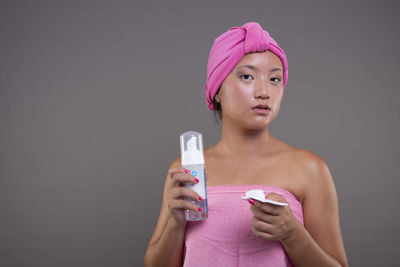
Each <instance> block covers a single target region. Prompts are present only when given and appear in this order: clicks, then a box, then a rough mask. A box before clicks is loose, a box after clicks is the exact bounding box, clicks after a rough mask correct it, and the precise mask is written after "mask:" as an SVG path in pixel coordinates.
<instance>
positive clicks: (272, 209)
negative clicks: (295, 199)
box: [250, 200, 285, 216]
mask: <svg viewBox="0 0 400 267" xmlns="http://www.w3.org/2000/svg"><path fill="white" fill-rule="evenodd" d="M254 202H255V203H254V205H251V207H250V209H251V211H252V212H253V213H255V212H256V213H260V211H262V212H263V213H267V214H269V215H273V216H278V215H280V214H281V213H282V211H283V210H282V209H284V208H285V207H283V206H276V205H274V204H270V203H263V202H260V201H258V200H254Z"/></svg>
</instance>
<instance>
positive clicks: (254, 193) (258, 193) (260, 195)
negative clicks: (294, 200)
mask: <svg viewBox="0 0 400 267" xmlns="http://www.w3.org/2000/svg"><path fill="white" fill-rule="evenodd" d="M250 198H253V199H256V200H258V201H261V202H264V203H271V204H275V205H278V206H287V205H288V204H287V203H283V202H279V201H273V200H269V199H265V194H264V190H261V189H253V190H249V191H247V192H246V196H245V197H242V199H244V200H247V199H250Z"/></svg>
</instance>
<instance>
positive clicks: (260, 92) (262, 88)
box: [255, 81, 270, 98]
mask: <svg viewBox="0 0 400 267" xmlns="http://www.w3.org/2000/svg"><path fill="white" fill-rule="evenodd" d="M255 97H256V98H258V97H261V98H269V97H270V95H269V86H268V84H267V83H266V82H264V81H262V82H259V83H258V84H257V88H256V90H255Z"/></svg>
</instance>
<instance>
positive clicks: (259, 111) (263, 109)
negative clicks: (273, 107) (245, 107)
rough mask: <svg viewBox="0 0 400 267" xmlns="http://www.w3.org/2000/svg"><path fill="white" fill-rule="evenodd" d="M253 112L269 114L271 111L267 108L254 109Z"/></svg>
mask: <svg viewBox="0 0 400 267" xmlns="http://www.w3.org/2000/svg"><path fill="white" fill-rule="evenodd" d="M252 110H253V111H254V112H255V113H257V114H268V113H269V109H266V108H252Z"/></svg>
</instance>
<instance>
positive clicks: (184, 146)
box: [180, 131, 208, 221]
mask: <svg viewBox="0 0 400 267" xmlns="http://www.w3.org/2000/svg"><path fill="white" fill-rule="evenodd" d="M180 144H181V165H182V166H183V167H184V168H186V169H188V170H189V171H190V174H191V175H192V176H194V177H195V178H197V179H199V182H198V183H197V184H192V183H186V184H185V186H186V187H187V188H189V189H192V190H194V191H195V192H196V193H197V194H199V195H200V196H201V197H202V198H203V200H202V201H201V202H198V201H196V200H194V199H191V198H184V199H185V200H188V201H190V202H192V203H194V204H195V205H197V206H199V207H200V208H201V211H200V212H198V211H193V210H185V219H186V220H187V221H200V220H204V219H206V218H207V217H208V203H207V186H206V179H205V178H206V170H205V168H204V151H203V137H202V135H201V133H199V132H194V131H188V132H185V133H183V134H181V135H180Z"/></svg>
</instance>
